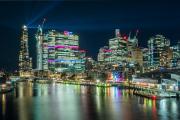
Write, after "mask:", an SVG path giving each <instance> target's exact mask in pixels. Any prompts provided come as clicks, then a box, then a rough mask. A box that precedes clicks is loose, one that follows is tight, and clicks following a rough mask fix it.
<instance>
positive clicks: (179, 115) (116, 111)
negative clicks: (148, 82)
mask: <svg viewBox="0 0 180 120" xmlns="http://www.w3.org/2000/svg"><path fill="white" fill-rule="evenodd" d="M0 106H1V108H0V120H98V119H99V120H141V119H142V120H178V119H179V120H180V100H177V99H162V100H156V101H155V100H149V99H144V98H141V97H137V96H133V95H132V94H131V91H129V90H122V89H120V88H117V87H111V88H100V87H87V86H79V85H62V84H32V83H28V84H27V83H26V84H25V83H21V84H19V85H18V87H17V89H16V90H15V91H14V92H12V93H8V94H1V95H0Z"/></svg>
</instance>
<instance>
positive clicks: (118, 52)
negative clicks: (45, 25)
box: [98, 29, 138, 64]
mask: <svg viewBox="0 0 180 120" xmlns="http://www.w3.org/2000/svg"><path fill="white" fill-rule="evenodd" d="M137 33H138V32H137ZM137 33H136V35H135V36H134V37H133V38H131V36H130V35H129V37H128V36H126V35H121V34H120V30H119V29H116V30H115V37H114V38H112V39H109V46H105V47H103V48H100V49H99V54H98V61H99V62H101V63H102V62H104V63H110V64H121V63H122V62H124V61H126V62H129V61H131V60H132V51H133V50H136V47H137V45H138V39H137Z"/></svg>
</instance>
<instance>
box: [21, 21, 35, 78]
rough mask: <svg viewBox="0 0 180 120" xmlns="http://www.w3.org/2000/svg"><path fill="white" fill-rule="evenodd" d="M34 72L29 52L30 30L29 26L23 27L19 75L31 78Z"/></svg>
mask: <svg viewBox="0 0 180 120" xmlns="http://www.w3.org/2000/svg"><path fill="white" fill-rule="evenodd" d="M31 70H32V59H31V58H30V57H29V50H28V29H27V26H25V25H24V26H23V27H22V36H21V41H20V52H19V73H20V76H22V77H23V76H29V75H30V72H31Z"/></svg>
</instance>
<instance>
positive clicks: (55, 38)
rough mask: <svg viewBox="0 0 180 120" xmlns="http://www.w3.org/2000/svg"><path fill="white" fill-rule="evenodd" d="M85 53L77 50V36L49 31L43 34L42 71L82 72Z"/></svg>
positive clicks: (70, 33)
mask: <svg viewBox="0 0 180 120" xmlns="http://www.w3.org/2000/svg"><path fill="white" fill-rule="evenodd" d="M85 53H86V52H85V50H80V49H79V36H77V35H75V34H73V33H72V32H69V31H64V32H63V33H60V32H57V31H55V30H50V31H48V32H47V33H45V34H43V41H42V69H43V70H45V71H48V70H49V71H53V72H82V71H84V70H85Z"/></svg>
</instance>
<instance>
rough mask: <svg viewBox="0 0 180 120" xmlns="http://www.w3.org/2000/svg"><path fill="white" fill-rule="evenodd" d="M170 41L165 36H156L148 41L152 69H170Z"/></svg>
mask: <svg viewBox="0 0 180 120" xmlns="http://www.w3.org/2000/svg"><path fill="white" fill-rule="evenodd" d="M169 47H170V41H169V40H168V39H166V38H165V37H164V36H163V35H156V36H154V37H151V38H150V39H149V40H148V49H149V55H148V61H149V67H150V69H158V68H159V67H168V65H169V62H170V61H169V59H168V50H169Z"/></svg>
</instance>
